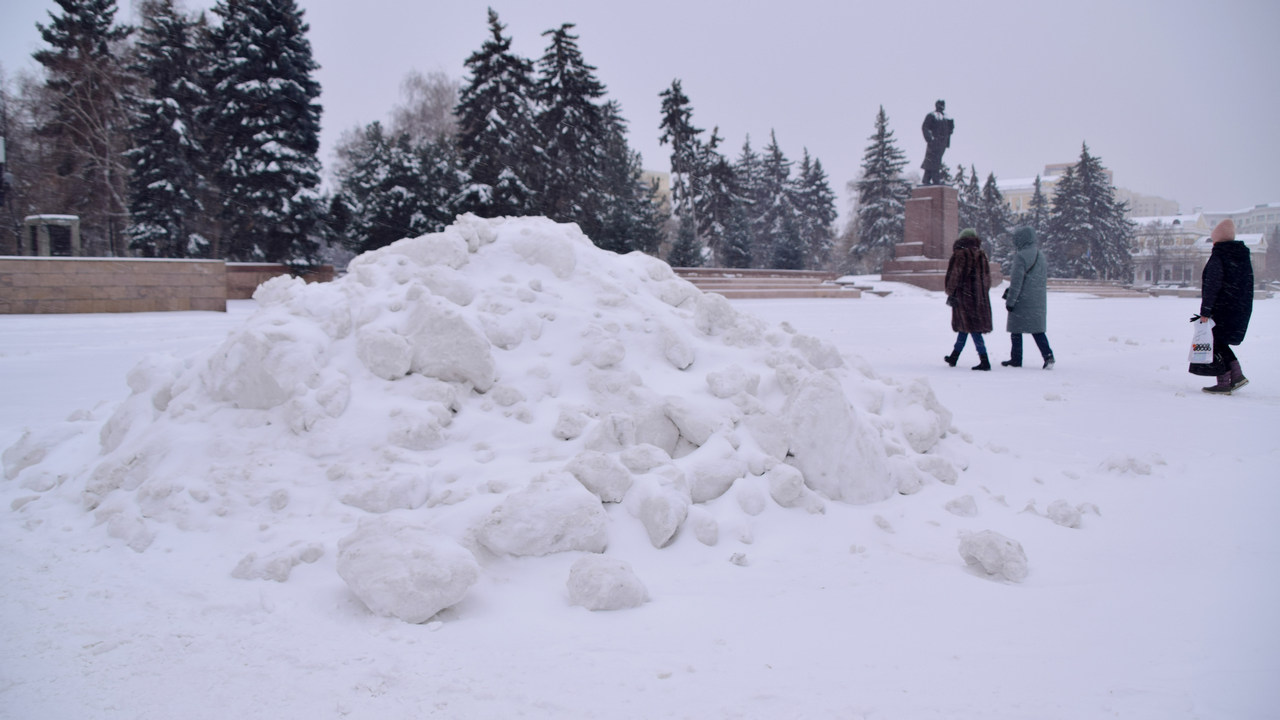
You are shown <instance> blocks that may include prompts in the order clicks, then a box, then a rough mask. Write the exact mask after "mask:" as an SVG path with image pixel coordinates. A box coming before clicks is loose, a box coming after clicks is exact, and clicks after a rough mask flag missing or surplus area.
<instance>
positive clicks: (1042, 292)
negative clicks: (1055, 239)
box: [1000, 227, 1053, 370]
mask: <svg viewBox="0 0 1280 720" xmlns="http://www.w3.org/2000/svg"><path fill="white" fill-rule="evenodd" d="M1013 246H1014V248H1016V252H1015V253H1014V256H1013V269H1012V270H1010V271H1009V289H1008V290H1007V291H1005V296H1004V307H1005V309H1006V310H1008V311H1009V320H1008V324H1007V325H1006V326H1005V329H1006V330H1008V331H1009V342H1010V346H1011V347H1010V349H1009V359H1008V360H1005V361H1004V362H1002V363H1000V364H1001V365H1004V366H1006V367H1022V334H1023V333H1031V337H1032V338H1034V339H1035V341H1036V347H1037V348H1039V349H1040V355H1041V356H1042V357H1043V358H1044V368H1045V369H1046V370H1048V369H1050V368H1052V367H1053V350H1052V349H1050V348H1049V337H1048V336H1047V335H1045V326H1046V324H1047V317H1046V316H1047V315H1048V309H1049V300H1048V294H1049V292H1048V291H1049V288H1048V284H1049V261H1048V260H1046V259H1045V257H1044V253H1042V252H1040V246H1039V245H1037V244H1036V231H1035V230H1032V229H1031V228H1029V227H1020V228H1018V229H1017V230H1015V231H1014V233H1013Z"/></svg>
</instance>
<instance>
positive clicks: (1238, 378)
mask: <svg viewBox="0 0 1280 720" xmlns="http://www.w3.org/2000/svg"><path fill="white" fill-rule="evenodd" d="M1230 367H1231V389H1232V390H1239V389H1240V388H1242V387H1244V386H1245V385H1248V384H1249V378H1247V377H1245V376H1244V373H1243V372H1241V370H1240V361H1239V360H1232V361H1231V365H1230Z"/></svg>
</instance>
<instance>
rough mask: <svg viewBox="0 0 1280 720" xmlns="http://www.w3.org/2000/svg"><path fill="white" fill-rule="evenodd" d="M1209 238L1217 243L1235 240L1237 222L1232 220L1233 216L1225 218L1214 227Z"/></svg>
mask: <svg viewBox="0 0 1280 720" xmlns="http://www.w3.org/2000/svg"><path fill="white" fill-rule="evenodd" d="M1209 239H1210V240H1212V241H1213V242H1216V243H1220V242H1223V241H1224V240H1235V239H1236V224H1235V223H1233V222H1231V218H1227V219H1226V220H1223V221H1222V222H1220V223H1218V224H1217V226H1215V227H1214V228H1213V233H1212V234H1211V235H1209Z"/></svg>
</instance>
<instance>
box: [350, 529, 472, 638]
mask: <svg viewBox="0 0 1280 720" xmlns="http://www.w3.org/2000/svg"><path fill="white" fill-rule="evenodd" d="M338 575H339V576H340V577H341V578H342V580H343V582H345V583H346V584H347V587H348V588H350V589H351V592H353V593H355V596H356V597H358V598H360V601H361V602H363V603H364V604H365V606H366V607H368V608H369V610H370V611H372V612H374V613H376V614H378V615H383V616H386V617H395V618H399V619H401V620H404V621H405V622H410V623H422V622H426V621H427V620H430V619H431V618H432V617H433V616H434V615H435V614H436V613H438V612H440V611H441V610H444V609H445V608H448V607H452V606H453V605H456V604H457V603H458V602H459V601H461V600H462V598H463V597H465V596H466V594H467V591H468V590H469V589H470V588H471V586H472V585H474V584H475V582H476V580H478V579H479V578H480V566H479V565H478V564H477V563H476V559H475V557H474V556H472V554H471V553H470V552H469V551H468V550H467V549H466V548H464V547H462V546H461V545H459V544H458V543H457V542H455V541H454V540H453V539H451V538H448V537H445V536H443V535H437V534H435V533H432V532H430V531H428V530H425V529H423V528H421V527H418V526H415V525H413V524H410V523H409V522H408V521H406V520H404V519H400V518H392V517H381V518H377V519H374V520H366V521H364V522H361V523H360V527H359V528H358V529H357V530H356V531H355V532H353V533H351V534H350V535H347V536H346V537H344V538H342V539H341V540H339V541H338Z"/></svg>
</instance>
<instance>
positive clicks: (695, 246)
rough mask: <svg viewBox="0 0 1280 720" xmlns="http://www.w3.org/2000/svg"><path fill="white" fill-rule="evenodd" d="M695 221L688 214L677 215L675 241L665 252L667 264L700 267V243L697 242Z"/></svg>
mask: <svg viewBox="0 0 1280 720" xmlns="http://www.w3.org/2000/svg"><path fill="white" fill-rule="evenodd" d="M695 225H696V223H695V222H693V220H692V219H691V218H690V217H689V216H688V215H681V216H679V228H678V230H677V231H676V241H675V242H674V243H672V245H671V251H670V252H668V253H667V264H668V265H670V266H671V267H702V248H703V246H702V243H701V242H698V234H697V231H696V230H695V228H694V226H695Z"/></svg>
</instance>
